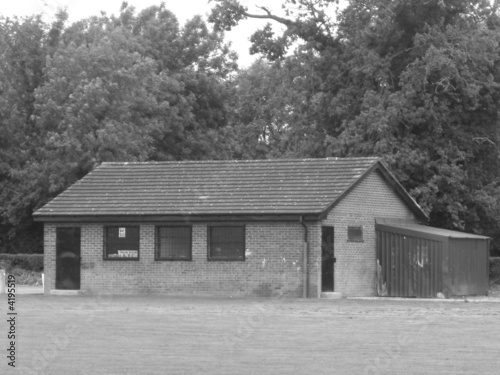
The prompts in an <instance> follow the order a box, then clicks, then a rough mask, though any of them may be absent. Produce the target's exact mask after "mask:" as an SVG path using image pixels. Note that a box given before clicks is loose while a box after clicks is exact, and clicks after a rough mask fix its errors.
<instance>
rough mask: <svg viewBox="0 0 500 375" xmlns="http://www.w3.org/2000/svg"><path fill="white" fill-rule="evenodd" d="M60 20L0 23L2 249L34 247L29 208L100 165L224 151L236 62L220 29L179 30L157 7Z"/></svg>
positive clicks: (199, 25) (192, 23) (200, 25)
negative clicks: (228, 104) (0, 59)
mask: <svg viewBox="0 0 500 375" xmlns="http://www.w3.org/2000/svg"><path fill="white" fill-rule="evenodd" d="M66 19H67V15H66V14H65V13H64V12H60V13H59V14H58V16H57V18H56V20H55V21H54V23H53V24H52V25H51V26H49V25H46V24H44V23H43V21H42V20H41V18H40V17H33V18H24V19H16V20H14V21H12V20H8V19H5V20H4V19H2V22H3V23H2V24H1V25H0V27H1V29H0V44H1V47H4V48H2V49H1V51H0V54H2V56H1V57H2V63H3V64H2V66H1V67H0V93H1V95H0V101H1V104H2V108H1V109H0V125H1V127H2V131H3V133H4V134H5V135H6V136H5V138H2V140H1V141H0V142H1V143H2V150H1V157H2V159H1V160H0V179H1V183H2V192H1V193H0V194H1V197H2V205H1V208H0V217H1V219H2V224H1V225H2V228H1V229H2V233H4V234H5V235H4V236H3V238H2V243H1V244H0V246H1V247H2V248H3V251H6V250H8V251H14V252H17V251H20V249H18V248H24V249H25V250H23V251H32V250H34V251H39V250H41V241H40V234H41V233H40V231H39V229H40V226H38V227H37V230H38V232H37V233H36V235H33V231H32V229H33V228H34V224H33V221H32V219H31V213H32V211H33V210H34V209H36V208H38V207H40V206H41V205H43V204H44V203H46V202H47V201H48V200H50V199H51V198H53V197H54V196H56V195H57V194H59V193H60V192H61V191H63V190H64V189H66V188H67V187H68V186H69V185H70V184H72V183H73V182H75V181H76V180H78V179H79V178H82V177H83V176H84V175H86V174H87V173H88V172H89V171H91V170H92V169H93V168H94V167H95V166H96V165H98V164H99V163H101V162H104V161H147V160H182V159H203V158H211V159H215V158H223V157H226V156H227V155H228V153H227V151H226V146H225V145H224V144H223V143H222V142H221V135H222V134H223V133H222V127H224V125H225V124H226V118H227V113H228V108H227V102H228V100H227V98H228V97H230V96H231V93H232V91H231V90H232V88H231V85H230V83H229V82H228V80H227V78H228V77H229V76H230V75H231V74H232V72H233V71H234V70H235V69H236V67H237V66H236V63H235V55H234V53H231V52H230V51H229V47H228V45H226V44H225V43H224V41H223V36H222V35H221V34H220V33H217V32H211V31H209V30H208V28H207V27H206V25H205V24H204V22H203V21H202V20H201V19H200V18H199V17H195V18H193V19H192V20H189V21H188V22H187V23H186V24H185V25H184V26H182V27H180V26H179V24H178V22H177V20H176V18H175V16H174V15H173V14H172V13H171V12H170V11H168V10H166V9H165V8H164V6H163V5H161V6H158V7H155V6H153V7H150V8H147V9H145V10H143V11H141V12H140V13H139V14H136V12H135V10H134V9H133V8H132V7H129V6H127V5H126V4H124V5H123V6H122V9H121V12H120V14H119V16H116V17H115V16H110V17H108V16H106V15H105V14H102V15H101V16H100V17H91V18H89V19H86V20H82V21H78V22H76V23H74V24H72V25H69V26H66ZM21 239H25V240H26V241H24V240H23V241H24V244H22V242H23V241H21Z"/></svg>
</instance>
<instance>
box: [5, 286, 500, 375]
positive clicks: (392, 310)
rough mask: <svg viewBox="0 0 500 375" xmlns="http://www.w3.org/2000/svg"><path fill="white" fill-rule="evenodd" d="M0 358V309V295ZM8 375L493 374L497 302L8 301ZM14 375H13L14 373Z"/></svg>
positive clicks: (498, 361)
mask: <svg viewBox="0 0 500 375" xmlns="http://www.w3.org/2000/svg"><path fill="white" fill-rule="evenodd" d="M0 300H1V302H0V303H1V308H0V311H1V314H2V317H1V321H2V322H3V323H2V324H0V327H1V329H2V331H4V332H2V333H1V337H2V338H3V340H1V342H2V343H3V346H2V352H3V353H5V352H6V349H7V348H8V346H7V345H8V344H7V339H6V336H7V325H6V323H5V322H6V320H7V315H6V314H7V301H6V298H5V296H1V298H0ZM17 312H18V314H19V315H18V316H17V322H16V330H17V333H18V340H17V342H16V366H17V367H18V369H17V371H14V370H13V369H12V368H11V367H8V366H7V362H8V360H7V358H6V357H5V355H2V359H1V361H2V363H1V366H0V369H1V370H0V373H2V374H9V373H19V374H51V375H52V374H54V375H58V374H64V375H66V374H76V375H78V374H89V375H90V374H121V375H124V374H498V372H499V369H500V303H464V302H438V301H415V300H404V301H401V300H391V301H387V300H383V301H382V300H345V299H344V300H315V299H309V300H302V299H281V300H280V299H223V298H203V297H196V298H195V297H150V296H147V297H113V298H111V297H105V298H99V297H89V296H77V297H60V296H57V297H56V296H51V297H46V296H42V295H18V296H17ZM19 367H21V368H19Z"/></svg>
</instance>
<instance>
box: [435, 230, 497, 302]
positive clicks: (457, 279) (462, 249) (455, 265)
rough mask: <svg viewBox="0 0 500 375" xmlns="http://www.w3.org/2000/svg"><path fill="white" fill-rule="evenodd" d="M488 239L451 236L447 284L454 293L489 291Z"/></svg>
mask: <svg viewBox="0 0 500 375" xmlns="http://www.w3.org/2000/svg"><path fill="white" fill-rule="evenodd" d="M488 242H489V241H488V240H479V239H468V238H450V239H449V248H450V254H449V257H448V275H447V277H446V278H445V283H446V286H447V287H448V288H449V289H450V290H451V294H452V295H457V296H462V295H474V294H486V293H487V292H488V286H489V285H488V278H487V277H485V275H488V273H489V268H488V256H489V246H488Z"/></svg>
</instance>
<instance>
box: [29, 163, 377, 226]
mask: <svg viewBox="0 0 500 375" xmlns="http://www.w3.org/2000/svg"><path fill="white" fill-rule="evenodd" d="M376 164H380V163H379V162H378V159H377V158H326V159H292V160H280V159H278V160H245V161H181V162H147V163H103V164H101V165H100V166H99V167H97V168H96V169H95V170H94V171H92V172H91V173H89V174H88V175H87V176H85V177H84V178H82V179H81V180H80V181H78V182H76V183H75V184H74V185H72V186H71V187H69V188H68V189H67V190H66V191H64V192H63V193H61V194H60V195H59V196H57V197H56V198H54V199H53V200H52V201H50V202H49V203H47V204H46V205H45V206H43V207H42V208H40V209H39V210H37V211H36V212H35V213H34V216H35V219H39V220H43V217H47V216H59V217H61V216H62V217H64V216H101V215H108V216H110V215H112V216H115V215H117V216H125V215H217V214H220V215H228V214H232V215H242V214H245V215H255V214H258V215H261V214H281V215H285V214H299V215H301V214H320V213H322V212H324V211H325V210H327V209H328V208H329V207H330V206H331V205H332V204H333V203H334V202H335V201H336V199H337V198H339V197H340V196H341V195H342V193H343V192H345V191H346V190H347V189H348V188H349V187H350V186H351V185H353V184H354V183H355V182H356V181H357V180H358V179H360V177H361V176H363V175H364V174H365V173H366V172H367V171H369V170H370V169H371V168H373V167H374V166H375V165H376Z"/></svg>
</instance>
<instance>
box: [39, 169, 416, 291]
mask: <svg viewBox="0 0 500 375" xmlns="http://www.w3.org/2000/svg"><path fill="white" fill-rule="evenodd" d="M375 217H400V218H414V214H413V213H412V212H411V211H410V210H409V208H408V207H407V206H406V204H405V203H404V202H403V201H402V200H401V199H400V198H399V197H398V196H397V195H396V193H395V192H394V191H393V190H392V188H391V187H390V186H389V185H388V184H387V183H386V182H385V180H384V179H383V178H382V176H381V175H379V173H378V172H374V173H372V174H371V175H369V176H367V177H366V178H365V179H364V180H363V181H362V182H361V183H360V184H358V185H357V186H356V187H355V188H354V189H353V190H352V191H351V192H350V193H349V194H348V195H347V196H346V197H344V198H343V199H342V201H341V202H340V203H339V204H338V205H337V206H335V207H334V209H333V210H332V211H331V212H330V213H329V214H328V216H327V218H326V219H325V220H323V221H322V222H315V223H308V224H307V228H308V230H307V236H308V243H309V245H308V252H309V254H308V280H307V289H308V296H309V297H318V296H319V294H320V292H321V226H333V227H334V231H335V232H334V233H335V239H334V247H335V256H336V258H337V263H336V264H335V266H334V280H335V291H339V292H341V293H342V294H343V295H345V296H371V295H374V294H375V271H376V258H375V256H376V255H375ZM116 224H118V225H119V224H120V223H115V224H114V225H116ZM242 224H245V225H246V238H245V242H246V259H245V261H244V262H224V261H209V260H207V251H208V250H207V235H208V230H207V228H208V226H209V225H210V223H209V222H207V223H196V224H193V228H192V229H193V245H192V260H191V261H158V260H155V256H154V251H155V224H153V223H129V224H127V225H140V259H139V260H137V261H135V260H134V261H132V260H127V261H121V260H103V242H104V240H103V238H104V236H103V230H104V225H103V224H89V223H79V224H72V225H69V224H62V223H61V224H51V223H46V224H45V232H44V233H45V237H44V246H45V260H44V262H45V293H49V292H50V290H51V289H54V288H55V244H56V230H55V228H56V227H57V226H79V227H81V236H82V237H81V256H82V263H81V290H83V291H85V292H87V293H93V294H138V293H158V294H189V293H193V294H222V295H234V296H239V295H254V296H277V295H285V296H294V297H300V296H302V290H303V248H304V241H303V240H304V227H303V226H302V224H301V223H299V222H298V217H297V222H287V223H276V222H247V223H242ZM124 225H125V224H124ZM156 225H161V224H156ZM348 226H361V227H362V228H363V238H364V241H363V242H348V241H347V227H348Z"/></svg>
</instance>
